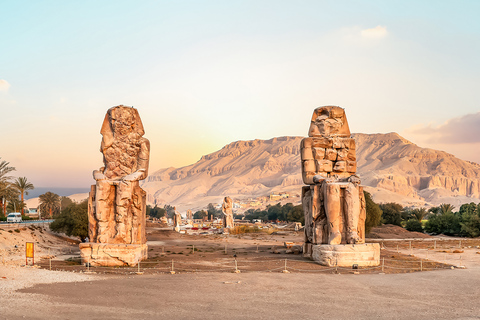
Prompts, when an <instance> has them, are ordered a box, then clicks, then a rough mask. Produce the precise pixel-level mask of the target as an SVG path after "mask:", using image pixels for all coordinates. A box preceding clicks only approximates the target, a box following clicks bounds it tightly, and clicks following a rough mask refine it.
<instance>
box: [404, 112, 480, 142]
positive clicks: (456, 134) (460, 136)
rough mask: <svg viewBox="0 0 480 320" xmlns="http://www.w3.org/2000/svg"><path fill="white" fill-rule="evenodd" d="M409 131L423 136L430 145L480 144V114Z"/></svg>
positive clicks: (416, 127) (468, 115) (417, 127)
mask: <svg viewBox="0 0 480 320" xmlns="http://www.w3.org/2000/svg"><path fill="white" fill-rule="evenodd" d="M408 131H409V132H411V133H412V134H414V135H419V136H423V137H424V138H425V141H427V142H429V143H442V144H456V143H477V142H480V112H477V113H473V114H467V115H465V116H462V117H459V118H453V119H450V120H448V121H446V122H445V123H443V124H441V125H438V126H433V125H431V124H428V125H420V126H415V127H412V128H410V129H409V130H408Z"/></svg>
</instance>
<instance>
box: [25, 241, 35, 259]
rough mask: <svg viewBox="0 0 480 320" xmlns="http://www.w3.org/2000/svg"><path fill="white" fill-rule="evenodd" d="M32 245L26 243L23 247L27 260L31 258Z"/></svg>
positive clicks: (31, 243)
mask: <svg viewBox="0 0 480 320" xmlns="http://www.w3.org/2000/svg"><path fill="white" fill-rule="evenodd" d="M33 246H34V243H33V242H27V243H26V246H25V253H26V257H27V258H33V251H34V247H33Z"/></svg>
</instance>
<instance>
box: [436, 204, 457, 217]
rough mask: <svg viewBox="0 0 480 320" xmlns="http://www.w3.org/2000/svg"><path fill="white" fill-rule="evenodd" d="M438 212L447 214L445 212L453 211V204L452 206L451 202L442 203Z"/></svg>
mask: <svg viewBox="0 0 480 320" xmlns="http://www.w3.org/2000/svg"><path fill="white" fill-rule="evenodd" d="M439 208H440V213H441V214H447V213H452V212H453V209H455V207H454V206H452V205H451V204H449V203H442V204H441V205H440V206H439Z"/></svg>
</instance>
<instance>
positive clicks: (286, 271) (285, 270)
mask: <svg viewBox="0 0 480 320" xmlns="http://www.w3.org/2000/svg"><path fill="white" fill-rule="evenodd" d="M282 272H283V273H290V271H288V270H287V259H285V269H283V271H282Z"/></svg>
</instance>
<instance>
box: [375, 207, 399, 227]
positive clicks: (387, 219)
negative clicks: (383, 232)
mask: <svg viewBox="0 0 480 320" xmlns="http://www.w3.org/2000/svg"><path fill="white" fill-rule="evenodd" d="M380 209H381V210H382V223H385V224H394V225H397V226H400V227H401V226H402V212H403V207H402V206H401V205H400V204H398V203H394V202H390V203H384V204H381V205H380Z"/></svg>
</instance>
